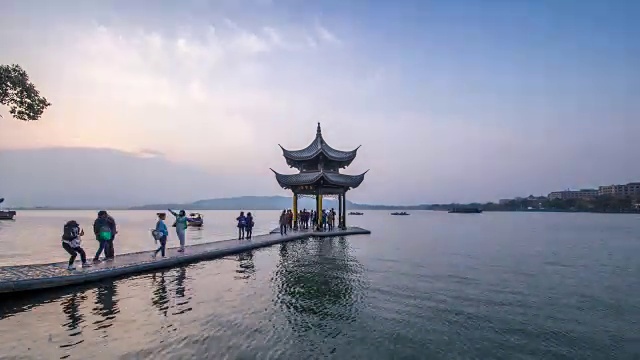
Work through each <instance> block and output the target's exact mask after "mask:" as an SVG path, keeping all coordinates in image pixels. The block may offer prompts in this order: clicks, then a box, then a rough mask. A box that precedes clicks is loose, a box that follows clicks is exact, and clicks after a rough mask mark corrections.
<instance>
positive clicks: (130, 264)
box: [0, 227, 371, 296]
mask: <svg viewBox="0 0 640 360" xmlns="http://www.w3.org/2000/svg"><path fill="white" fill-rule="evenodd" d="M370 233H371V232H370V231H369V230H366V229H362V228H359V227H349V228H347V229H344V230H340V229H336V230H334V231H312V230H306V231H304V230H299V231H289V232H288V233H287V235H280V230H278V229H276V230H274V231H272V232H270V233H269V234H266V235H256V236H253V238H252V239H251V240H235V239H234V240H224V241H216V242H210V243H204V244H197V245H191V246H187V247H186V248H185V251H184V252H183V253H180V252H178V251H177V250H178V248H177V247H175V248H168V249H167V251H166V258H162V257H160V255H158V257H157V258H156V259H153V258H152V257H151V254H152V253H153V250H150V251H143V252H137V253H129V254H122V255H117V256H116V258H115V259H114V260H113V261H108V262H102V263H100V264H94V265H93V267H90V268H81V267H80V261H79V258H78V260H76V266H77V269H76V270H73V271H69V270H67V262H60V263H51V264H34V265H18V266H3V267H0V294H5V295H4V296H6V294H9V293H16V292H22V291H33V290H43V289H50V288H58V287H63V286H70V285H79V284H84V283H88V282H92V281H99V280H104V279H109V278H116V277H121V276H125V275H131V274H136V273H142V272H147V271H151V270H156V269H163V268H170V267H175V266H178V265H182V264H187V263H192V262H197V261H201V260H209V259H216V258H220V257H223V256H227V255H233V254H238V253H242V252H244V251H248V250H252V249H258V248H262V247H267V246H271V245H275V244H280V243H285V242H290V241H294V240H299V239H304V238H309V237H335V236H346V235H364V234H370ZM151 244H152V243H150V245H151ZM60 251H62V248H61V249H60ZM89 261H90V259H89Z"/></svg>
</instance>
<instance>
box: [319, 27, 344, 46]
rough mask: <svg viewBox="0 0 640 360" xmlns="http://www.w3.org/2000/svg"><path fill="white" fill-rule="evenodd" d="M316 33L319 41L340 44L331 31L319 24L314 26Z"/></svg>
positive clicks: (340, 41)
mask: <svg viewBox="0 0 640 360" xmlns="http://www.w3.org/2000/svg"><path fill="white" fill-rule="evenodd" d="M316 32H317V33H318V36H319V37H320V39H322V40H323V41H326V42H328V43H332V44H341V43H342V40H340V39H339V38H338V37H337V36H336V35H335V34H333V33H332V32H331V31H329V30H328V29H327V28H325V27H324V26H322V25H320V24H316Z"/></svg>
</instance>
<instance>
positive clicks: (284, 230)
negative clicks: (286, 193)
mask: <svg viewBox="0 0 640 360" xmlns="http://www.w3.org/2000/svg"><path fill="white" fill-rule="evenodd" d="M287 218H288V217H287V210H282V214H280V235H287V225H288V221H287Z"/></svg>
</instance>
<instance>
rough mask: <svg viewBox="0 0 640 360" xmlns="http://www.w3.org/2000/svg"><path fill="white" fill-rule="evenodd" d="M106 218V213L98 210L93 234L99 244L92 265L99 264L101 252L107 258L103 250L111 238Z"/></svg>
mask: <svg viewBox="0 0 640 360" xmlns="http://www.w3.org/2000/svg"><path fill="white" fill-rule="evenodd" d="M107 216H108V215H107V212H106V211H104V210H100V211H99V212H98V218H97V219H96V220H95V221H94V222H93V233H94V234H95V235H96V240H98V243H99V246H98V251H96V256H94V257H93V262H94V263H99V262H100V255H101V254H102V252H103V251H104V252H105V257H106V256H107V252H106V250H105V248H106V246H107V241H108V240H109V239H111V238H112V235H111V225H110V223H109V219H108V218H107ZM107 237H108V238H107Z"/></svg>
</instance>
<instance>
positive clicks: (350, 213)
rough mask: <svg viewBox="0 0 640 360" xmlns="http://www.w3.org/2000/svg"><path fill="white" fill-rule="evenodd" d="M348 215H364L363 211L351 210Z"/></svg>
mask: <svg viewBox="0 0 640 360" xmlns="http://www.w3.org/2000/svg"><path fill="white" fill-rule="evenodd" d="M349 215H364V213H361V212H357V211H351V212H349Z"/></svg>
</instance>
